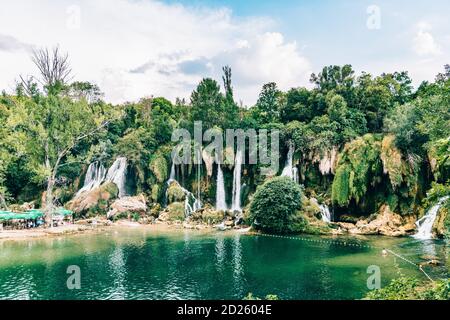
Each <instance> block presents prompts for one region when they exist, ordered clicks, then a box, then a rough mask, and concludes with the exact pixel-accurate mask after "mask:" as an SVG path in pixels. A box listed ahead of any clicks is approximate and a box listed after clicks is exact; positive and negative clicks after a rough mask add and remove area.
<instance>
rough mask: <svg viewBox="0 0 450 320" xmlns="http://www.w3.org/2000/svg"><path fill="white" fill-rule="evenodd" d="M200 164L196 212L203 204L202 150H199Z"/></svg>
mask: <svg viewBox="0 0 450 320" xmlns="http://www.w3.org/2000/svg"><path fill="white" fill-rule="evenodd" d="M197 156H198V164H197V198H195V197H194V199H195V201H194V206H193V209H194V211H197V210H199V209H201V208H202V202H201V184H200V182H201V179H202V151H201V148H200V149H199V150H198V154H197Z"/></svg>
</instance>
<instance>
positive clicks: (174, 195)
mask: <svg viewBox="0 0 450 320" xmlns="http://www.w3.org/2000/svg"><path fill="white" fill-rule="evenodd" d="M185 198H186V194H185V193H184V191H183V189H182V188H181V187H180V185H179V184H178V183H176V182H172V183H171V184H170V186H169V188H168V189H167V201H168V203H172V202H180V201H184V199H185Z"/></svg>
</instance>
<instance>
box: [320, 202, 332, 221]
mask: <svg viewBox="0 0 450 320" xmlns="http://www.w3.org/2000/svg"><path fill="white" fill-rule="evenodd" d="M319 208H320V213H321V215H322V221H323V222H326V223H330V222H331V212H330V208H328V206H327V205H326V204H320V205H319Z"/></svg>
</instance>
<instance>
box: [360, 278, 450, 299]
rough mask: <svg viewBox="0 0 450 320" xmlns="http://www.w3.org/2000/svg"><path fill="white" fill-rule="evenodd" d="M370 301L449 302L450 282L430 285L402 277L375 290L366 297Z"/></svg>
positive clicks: (438, 282) (446, 280) (443, 281)
mask: <svg viewBox="0 0 450 320" xmlns="http://www.w3.org/2000/svg"><path fill="white" fill-rule="evenodd" d="M365 299H368V300H448V299H450V280H449V279H445V280H439V281H436V282H435V283H433V284H432V285H430V283H429V282H427V283H420V282H419V281H418V280H417V279H414V278H408V277H401V278H398V279H394V280H392V281H391V283H390V284H389V285H387V286H386V287H384V288H381V289H377V290H374V291H372V292H370V293H368V294H367V295H366V297H365Z"/></svg>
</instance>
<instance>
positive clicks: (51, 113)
mask: <svg viewBox="0 0 450 320" xmlns="http://www.w3.org/2000/svg"><path fill="white" fill-rule="evenodd" d="M12 101H13V103H14V106H13V107H12V112H11V114H10V116H9V117H8V120H7V126H8V128H9V129H10V130H11V132H12V135H13V139H14V140H15V141H16V145H18V146H20V150H19V152H20V153H22V154H24V155H25V156H26V158H27V166H28V167H29V168H30V170H31V171H32V172H34V174H35V179H36V180H38V181H41V182H45V183H46V185H47V188H46V221H47V223H49V222H50V219H51V215H52V213H53V210H54V193H53V191H54V188H55V184H56V179H57V175H58V172H59V169H60V168H61V166H62V165H63V164H64V162H65V161H66V160H67V158H68V157H70V156H72V155H73V152H74V151H75V149H76V148H77V147H78V146H79V145H80V144H81V143H90V142H92V138H93V137H94V136H95V135H96V134H98V133H99V132H100V131H101V130H103V129H104V128H105V127H106V126H107V125H108V123H109V121H110V119H111V118H112V112H111V111H112V110H106V109H103V110H101V112H100V110H96V109H95V108H92V106H90V105H89V104H88V103H87V102H86V100H81V101H72V100H71V99H69V98H66V97H61V96H54V95H49V96H47V97H41V98H40V99H39V102H38V103H36V102H35V101H33V100H31V99H29V98H13V100H12Z"/></svg>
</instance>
